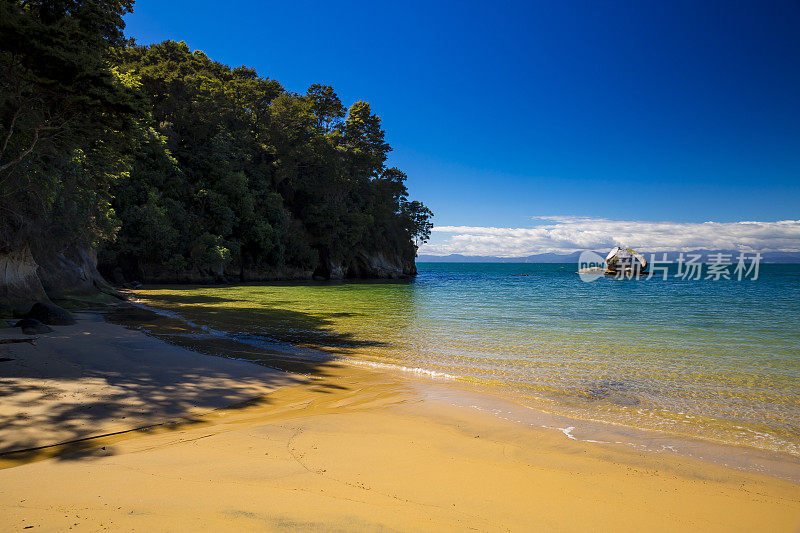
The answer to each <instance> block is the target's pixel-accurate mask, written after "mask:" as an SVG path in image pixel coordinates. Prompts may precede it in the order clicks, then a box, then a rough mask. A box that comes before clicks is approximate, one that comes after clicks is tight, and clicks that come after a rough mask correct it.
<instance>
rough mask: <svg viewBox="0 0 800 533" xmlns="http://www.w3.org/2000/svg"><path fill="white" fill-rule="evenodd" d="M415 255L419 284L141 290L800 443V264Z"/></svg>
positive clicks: (428, 366)
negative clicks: (719, 272)
mask: <svg viewBox="0 0 800 533" xmlns="http://www.w3.org/2000/svg"><path fill="white" fill-rule="evenodd" d="M418 268H419V276H418V277H417V278H416V279H415V280H413V281H410V282H345V283H342V282H339V283H337V282H325V283H322V282H318V283H292V284H289V283H274V284H266V285H244V286H236V287H180V288H178V287H162V288H155V287H154V288H148V289H147V290H142V291H140V295H141V296H142V297H143V298H144V299H145V302H146V303H148V304H150V305H154V306H156V307H162V308H168V309H171V310H174V311H177V312H178V313H180V314H181V315H182V316H184V317H186V318H188V319H190V320H192V321H194V322H198V323H200V324H205V325H208V326H210V327H212V328H215V329H219V330H224V331H228V332H231V333H234V334H237V335H248V336H254V337H255V338H263V339H264V340H267V341H280V342H286V343H294V344H300V345H306V346H313V347H321V348H323V349H326V350H329V351H333V352H336V353H338V354H341V355H342V356H345V357H348V358H351V359H354V360H357V361H361V362H364V363H368V364H378V365H383V364H390V365H396V366H401V367H405V368H406V369H423V370H427V371H431V372H432V373H443V374H447V375H449V376H453V377H454V379H458V380H463V381H466V382H471V383H474V384H477V385H479V386H483V387H489V388H493V389H500V390H502V391H503V392H505V393H507V394H511V395H514V396H515V397H516V398H517V399H518V400H520V401H522V402H523V403H527V404H530V405H534V406H537V407H543V408H545V409H547V410H549V411H553V412H558V413H562V414H566V415H570V416H574V417H578V418H584V419H593V420H602V421H606V422H612V423H618V424H624V425H627V426H632V427H637V428H644V429H660V430H665V431H667V432H670V433H676V434H681V435H689V436H698V437H703V438H706V439H711V440H718V441H723V442H729V443H735V444H746V445H750V446H755V447H759V448H764V449H770V450H775V451H782V452H788V453H791V454H794V455H800V265H762V266H761V270H760V275H759V279H757V280H754V281H752V280H744V281H735V280H720V281H712V280H698V281H690V280H682V279H680V278H677V279H676V278H672V277H670V279H668V280H662V279H656V278H653V279H650V280H644V279H642V280H615V279H610V278H601V279H599V280H597V281H594V282H592V283H585V282H583V281H581V279H580V278H579V276H578V275H577V274H576V265H574V264H475V263H472V264H461V263H456V264H454V263H420V264H418ZM521 274H526V275H521Z"/></svg>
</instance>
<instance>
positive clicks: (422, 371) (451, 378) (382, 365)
mask: <svg viewBox="0 0 800 533" xmlns="http://www.w3.org/2000/svg"><path fill="white" fill-rule="evenodd" d="M345 361H347V362H348V363H351V364H355V365H361V366H368V367H371V368H383V369H387V370H399V371H401V372H408V373H411V374H417V375H420V376H427V377H432V378H438V379H444V380H448V381H454V380H457V379H460V378H461V376H457V375H455V374H448V373H447V372H438V371H436V370H428V369H427V368H419V367H411V366H403V365H395V364H391V363H377V362H375V361H359V360H358V359H351V358H347V359H345Z"/></svg>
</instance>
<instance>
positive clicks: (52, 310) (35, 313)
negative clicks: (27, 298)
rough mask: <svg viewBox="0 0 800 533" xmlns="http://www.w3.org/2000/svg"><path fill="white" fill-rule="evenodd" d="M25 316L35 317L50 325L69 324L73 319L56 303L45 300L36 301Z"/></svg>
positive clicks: (73, 321)
mask: <svg viewBox="0 0 800 533" xmlns="http://www.w3.org/2000/svg"><path fill="white" fill-rule="evenodd" d="M25 317H26V318H33V319H36V320H38V321H40V322H42V323H44V324H50V325H51V326H71V325H72V324H74V323H75V319H74V318H72V315H71V314H69V312H68V311H65V310H64V309H61V308H60V307H58V306H57V305H53V304H51V303H45V302H36V303H35V304H33V307H31V310H30V311H28V313H27V314H26V315H25Z"/></svg>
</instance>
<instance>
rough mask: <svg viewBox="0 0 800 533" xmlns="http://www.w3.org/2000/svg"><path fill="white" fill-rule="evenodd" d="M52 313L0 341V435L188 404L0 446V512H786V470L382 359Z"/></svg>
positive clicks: (610, 523)
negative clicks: (277, 358) (654, 446)
mask: <svg viewBox="0 0 800 533" xmlns="http://www.w3.org/2000/svg"><path fill="white" fill-rule="evenodd" d="M55 329H56V332H55V333H54V334H51V335H48V336H43V337H42V338H41V339H40V340H39V341H38V344H37V346H30V347H29V346H27V345H22V346H21V345H0V346H2V349H0V351H2V353H0V356H3V357H9V358H12V359H13V361H6V362H2V363H0V391H1V392H2V394H3V401H2V403H1V404H0V422H1V423H0V448H2V450H0V451H9V450H12V449H20V448H33V447H36V446H42V445H45V444H52V443H57V442H64V441H67V440H73V439H75V438H86V437H91V436H93V435H103V434H108V433H116V432H119V431H124V430H126V429H131V428H135V427H141V426H148V425H153V424H160V423H162V422H164V421H165V420H177V419H183V422H182V423H179V424H168V425H156V426H155V427H153V428H152V429H150V430H148V431H134V432H127V433H121V434H116V435H112V436H107V437H100V438H95V439H90V440H86V441H82V444H81V446H79V447H74V446H70V445H66V446H57V447H53V448H46V449H44V450H39V451H36V452H28V454H27V455H26V454H14V455H5V456H2V457H0V466H5V467H6V468H4V469H2V470H0V529H3V530H16V529H22V528H23V527H26V526H34V527H35V530H40V529H43V530H63V529H67V528H69V527H72V528H74V529H92V530H97V529H102V528H106V527H107V528H110V529H122V528H125V529H137V530H172V531H175V530H186V529H188V528H197V527H204V528H207V529H213V530H232V529H242V528H246V529H303V530H308V529H314V530H325V531H327V530H349V529H358V530H456V529H458V530H461V529H477V530H489V531H495V530H514V531H519V530H530V529H532V528H537V529H546V530H586V529H590V530H614V531H619V530H630V531H633V530H642V529H646V530H674V529H681V530H687V529H688V530H703V531H717V530H718V531H732V530H741V531H753V530H770V531H795V530H797V528H798V527H800V485H798V484H796V483H790V482H785V481H781V480H778V479H775V478H772V477H767V476H763V475H759V474H754V473H748V472H740V471H736V470H733V469H729V468H725V467H723V466H720V465H716V464H711V463H708V462H704V461H700V460H697V459H693V458H689V457H681V456H676V455H670V454H654V453H650V452H643V451H639V450H636V449H634V448H630V449H624V447H622V446H613V445H603V444H593V443H586V442H581V441H577V440H570V439H568V438H566V437H565V435H564V434H562V433H560V432H558V431H548V430H545V429H541V428H536V427H532V426H530V425H523V424H519V423H515V422H514V421H513V420H504V419H502V418H500V417H497V416H494V415H493V414H491V413H488V412H482V411H479V410H475V409H465V408H462V407H458V405H457V404H456V403H454V402H452V401H448V400H447V399H446V398H444V397H443V396H442V394H424V393H421V391H420V387H424V386H425V385H424V384H422V385H420V383H419V382H417V381H415V380H411V379H402V378H401V377H398V376H396V375H394V374H392V373H390V372H377V371H374V370H369V369H363V368H358V367H353V366H347V365H343V364H341V363H340V362H337V361H335V360H329V361H320V362H318V364H316V365H315V368H313V370H312V369H305V370H306V371H303V370H304V369H303V368H299V371H300V374H294V375H293V374H287V373H282V372H275V371H271V370H269V369H265V368H264V367H262V366H258V365H254V364H251V363H247V362H243V361H234V360H230V359H223V358H215V357H210V356H206V355H202V354H198V353H196V352H193V351H189V350H186V349H184V348H181V347H178V346H174V345H171V344H168V343H165V342H162V341H161V340H158V339H155V338H152V337H148V336H146V335H144V334H143V333H140V332H137V331H132V330H130V329H126V328H123V327H122V326H118V325H114V324H108V323H106V322H105V321H104V320H103V319H102V317H99V316H97V315H87V314H81V315H80V320H79V321H78V324H77V325H76V326H69V327H63V328H59V327H56V328H55ZM16 333H18V330H0V335H2V336H4V337H8V336H11V335H12V334H16ZM175 334H176V335H180V334H181V332H180V331H177V330H176V332H175ZM14 336H17V335H14ZM224 348H227V347H222V348H221V349H224ZM253 398H255V399H256V400H255V401H251V402H248V403H246V404H244V405H240V406H239V408H237V409H222V410H220V409H219V408H220V407H224V406H225V405H230V404H233V403H237V402H242V401H244V400H248V399H253ZM123 417H124V418H123ZM34 459H35V460H34Z"/></svg>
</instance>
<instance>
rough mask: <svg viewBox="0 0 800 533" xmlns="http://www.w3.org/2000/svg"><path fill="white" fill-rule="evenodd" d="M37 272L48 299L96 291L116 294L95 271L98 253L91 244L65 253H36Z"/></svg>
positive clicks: (94, 292)
mask: <svg viewBox="0 0 800 533" xmlns="http://www.w3.org/2000/svg"><path fill="white" fill-rule="evenodd" d="M34 256H35V257H36V262H37V263H38V265H39V268H38V274H39V279H41V282H42V286H43V287H44V290H45V292H46V293H47V294H48V296H50V297H51V298H68V297H70V296H81V295H89V294H96V293H97V292H98V291H99V292H103V293H106V294H110V295H113V296H119V295H118V294H117V293H116V291H115V290H114V288H113V287H111V285H109V284H108V282H106V280H105V279H103V276H101V275H100V272H98V271H97V254H96V252H95V250H94V249H93V248H92V247H90V246H87V247H83V248H75V249H73V250H69V251H67V252H55V253H52V252H50V253H47V252H36V251H34Z"/></svg>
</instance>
